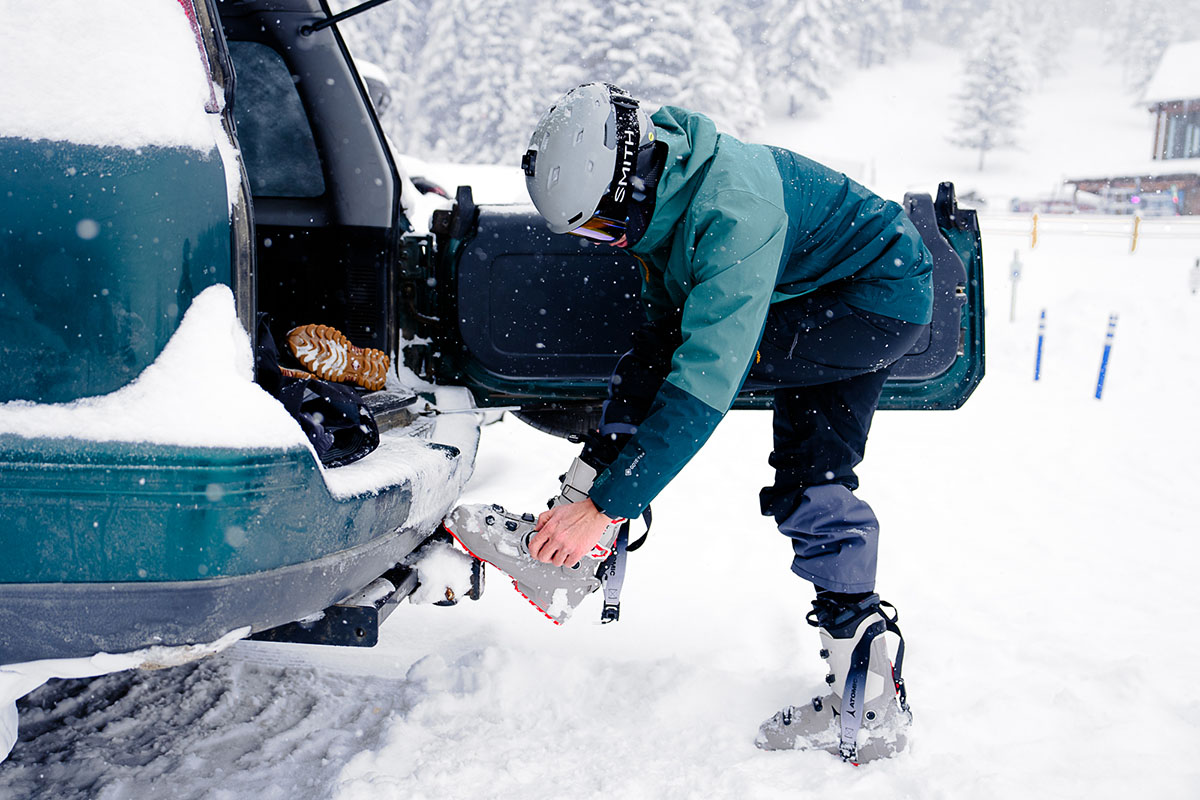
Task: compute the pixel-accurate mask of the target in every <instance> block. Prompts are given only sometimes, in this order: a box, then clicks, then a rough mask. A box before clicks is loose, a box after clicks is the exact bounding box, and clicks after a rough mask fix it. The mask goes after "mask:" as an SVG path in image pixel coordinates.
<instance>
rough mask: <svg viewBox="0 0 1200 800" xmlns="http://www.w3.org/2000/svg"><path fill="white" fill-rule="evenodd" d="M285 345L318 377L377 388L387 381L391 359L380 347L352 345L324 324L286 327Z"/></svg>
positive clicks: (374, 389) (334, 329)
mask: <svg viewBox="0 0 1200 800" xmlns="http://www.w3.org/2000/svg"><path fill="white" fill-rule="evenodd" d="M287 345H288V348H289V349H290V350H291V351H292V355H294V356H295V357H296V360H297V361H299V362H300V363H301V364H303V365H304V368H305V369H307V370H309V371H310V372H312V373H313V374H314V375H316V376H317V377H319V378H322V379H324V380H327V381H337V382H338V383H354V384H357V385H359V386H361V387H363V388H364V389H370V390H372V391H378V390H379V389H382V388H383V387H384V385H385V384H386V383H387V373H388V368H389V367H390V366H391V363H392V360H391V359H390V358H389V357H388V356H387V354H386V353H384V352H383V351H381V350H373V349H371V348H369V347H355V346H354V345H353V344H351V343H350V340H349V339H347V338H346V337H345V336H343V335H342V332H341V331H339V330H337V329H336V328H331V327H329V326H328V325H301V326H299V327H298V328H292V329H291V330H290V331H288V335H287Z"/></svg>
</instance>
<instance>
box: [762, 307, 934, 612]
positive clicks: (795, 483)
mask: <svg viewBox="0 0 1200 800" xmlns="http://www.w3.org/2000/svg"><path fill="white" fill-rule="evenodd" d="M924 330H925V326H923V325H915V324H912V323H907V322H903V321H901V320H897V319H892V318H890V317H884V316H880V315H878V314H873V313H870V312H867V311H862V310H860V309H856V308H853V307H851V306H848V305H846V304H845V303H843V302H842V301H841V300H839V299H838V298H837V296H836V294H834V293H833V292H830V291H818V292H814V293H812V294H810V295H804V296H801V297H798V298H794V299H792V300H788V301H784V302H782V303H777V304H775V305H773V306H772V307H771V312H770V314H769V315H768V317H767V324H766V329H765V331H764V333H763V339H762V342H761V345H760V348H759V354H760V360H759V362H758V363H757V364H756V365H755V367H754V368H753V369H752V370H751V371H750V377H749V380H748V383H751V384H752V385H755V386H759V385H762V384H766V385H771V386H775V387H776V389H775V393H774V420H773V436H774V449H773V451H772V453H771V456H770V464H771V466H773V467H774V468H775V483H774V484H773V485H772V486H768V487H766V488H764V489H763V490H762V492H761V494H760V496H759V500H760V503H761V506H762V513H763V514H764V515H767V516H771V517H774V519H775V522H776V524H777V525H778V526H779V530H780V532H781V533H783V534H784V535H786V536H788V537H789V538H791V540H792V549H793V553H794V558H793V560H792V571H793V572H795V573H796V574H797V575H799V576H800V577H802V578H806V579H808V580H810V581H812V582H813V583H814V584H816V585H817V586H819V587H821V588H822V589H828V590H832V591H835V592H847V593H853V592H871V591H874V588H875V567H876V562H877V556H878V550H879V522H878V520H877V519H876V517H875V513H874V512H873V511H872V510H871V507H870V506H869V505H867V503H866V502H865V501H863V500H861V499H859V498H858V497H857V496H856V495H855V494H854V490H855V489H857V488H858V476H857V475H855V474H854V468H855V467H856V466H857V465H858V464H859V463H860V462H861V461H862V459H863V454H864V452H865V450H866V444H867V434H868V433H869V431H870V429H871V419H872V417H873V415H874V413H875V408H876V407H877V406H878V404H879V397H880V394H881V392H882V389H883V384H884V381H885V380H887V376H888V373H889V372H890V371H891V366H892V364H894V363H895V362H896V360H898V359H899V358H901V357H902V356H903V355H904V354H905V353H907V352H908V351H909V350H910V349H911V348H912V346H913V344H915V343H916V341H917V340H918V338H919V337H920V335H921V334H922V333H923V332H924Z"/></svg>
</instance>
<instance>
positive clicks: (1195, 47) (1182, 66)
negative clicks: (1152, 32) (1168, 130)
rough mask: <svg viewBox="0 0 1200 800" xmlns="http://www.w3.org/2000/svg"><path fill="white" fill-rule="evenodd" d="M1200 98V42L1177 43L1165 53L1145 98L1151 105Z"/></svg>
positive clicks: (1148, 86) (1143, 97) (1147, 88)
mask: <svg viewBox="0 0 1200 800" xmlns="http://www.w3.org/2000/svg"><path fill="white" fill-rule="evenodd" d="M1198 98H1200V39H1198V40H1196V41H1192V42H1177V43H1175V44H1173V45H1170V46H1169V47H1168V48H1167V49H1166V51H1164V52H1163V57H1162V61H1160V62H1159V64H1158V69H1157V70H1155V71H1154V77H1152V78H1151V79H1150V83H1148V84H1147V85H1146V93H1145V94H1144V95H1143V96H1142V99H1143V101H1144V102H1145V103H1146V104H1147V105H1155V104H1156V103H1166V102H1170V101H1171V100H1195V99H1198Z"/></svg>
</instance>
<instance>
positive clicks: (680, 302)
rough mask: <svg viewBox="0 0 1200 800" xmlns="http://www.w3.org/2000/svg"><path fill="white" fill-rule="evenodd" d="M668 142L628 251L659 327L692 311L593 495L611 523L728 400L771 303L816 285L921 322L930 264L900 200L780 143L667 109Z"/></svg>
mask: <svg viewBox="0 0 1200 800" xmlns="http://www.w3.org/2000/svg"><path fill="white" fill-rule="evenodd" d="M652 119H653V121H654V126H655V131H656V135H657V137H658V139H659V141H661V142H665V143H666V145H667V151H668V155H667V162H666V167H665V169H664V171H663V175H662V177H661V179H660V180H659V183H658V188H657V191H656V194H655V207H654V213H653V215H652V217H651V219H650V223H649V226H648V227H647V229H646V232H645V233H644V234H643V235H642V238H641V239H640V240H638V242H637V243H636V244H635V245H634V246H632V247H631V248H630V251H631V252H633V253H634V254H635V255H636V256H638V257H639V259H640V260H641V261H642V263H643V265H644V267H645V272H644V275H643V280H644V282H643V286H642V299H643V301H644V303H645V305H646V310H647V313H648V315H649V316H650V318H651V319H657V318H659V317H661V316H663V315H665V314H669V313H673V312H675V311H676V310H679V309H682V310H683V317H682V326H681V334H682V339H683V342H682V344H681V345H680V346H679V347H678V348H677V349H676V350H675V353H674V356H673V357H672V360H671V371H670V374H669V375H668V376H667V378H666V380H665V381H664V382H663V385H662V388H661V389H660V390H659V392H658V395H657V397H656V398H655V400H654V402H653V404H652V405H651V408H650V412H649V414H648V415H647V417H646V419H645V420H644V421H643V422H642V424H641V425H639V426H638V428H637V432H636V433H634V434H633V436H632V437H631V438H630V440H629V441H628V442H627V443H626V445H625V446H624V447H623V448H622V450H621V452H620V454H619V455H618V456H617V459H616V460H615V461H614V462H613V463H612V464H611V465H610V466H609V467H608V468H607V469H606V470H604V471H603V472H602V473H601V474H600V475H599V476H598V477H597V479H596V482H595V484H594V485H593V487H592V491H591V498H592V500H593V501H594V502H595V503H596V505H597V506H598V507H599V508H601V509H603V510H604V512H605V513H607V514H609V515H610V516H613V517H630V518H632V517H636V516H637V515H639V514H640V513H641V512H642V510H644V509H645V507H646V506H647V505H648V504H649V503H650V501H651V500H652V499H653V498H654V497H655V496H657V495H658V493H659V492H660V491H661V490H662V488H663V487H664V486H666V485H667V483H669V482H670V481H671V479H672V478H674V477H675V475H676V474H678V472H679V470H681V469H682V468H683V466H684V464H686V463H687V462H688V461H689V460H690V459H691V458H692V456H693V455H695V453H696V452H697V451H698V450H699V449H700V447H701V446H702V445H703V444H704V442H705V441H707V440H708V437H709V436H710V435H711V434H712V431H713V429H714V428H716V426H717V423H718V422H720V421H721V418H722V417H724V415H725V413H726V412H727V411H728V410H729V408H730V407H731V406H732V405H733V401H734V399H735V398H736V397H737V393H738V391H739V390H740V389H741V386H742V383H743V382H744V381H745V379H746V375H747V374H748V373H749V371H750V367H751V366H752V365H753V363H754V359H755V354H756V352H757V349H758V343H759V339H760V338H761V337H762V332H763V326H764V325H765V323H766V318H767V312H768V310H769V308H770V305H771V303H773V302H779V301H781V300H787V299H790V298H793V297H798V296H800V295H804V294H807V293H809V292H812V291H814V290H816V289H819V288H821V287H828V290H830V291H836V292H837V294H838V296H839V298H840V299H841V300H842V301H843V302H845V303H846V304H847V305H850V306H853V307H855V308H860V309H863V310H866V311H871V312H874V313H876V314H881V315H884V316H887V317H892V318H895V319H900V320H904V321H907V322H912V323H917V324H924V323H927V322H929V321H930V319H931V317H932V314H933V290H932V281H931V273H932V267H933V259H932V257H931V256H930V254H929V251H928V250H927V249H926V248H925V246H924V244H923V243H922V242H921V236H920V234H919V233H918V232H917V230H916V228H915V227H914V226H913V224H912V222H910V221H909V219H908V216H907V215H906V214H905V213H904V211H903V209H901V208H900V206H899V205H898V204H896V203H894V202H892V201H885V200H883V199H882V198H880V197H878V196H876V195H875V194H873V193H872V192H870V191H868V190H867V189H866V188H864V187H863V186H861V185H859V184H857V183H855V182H854V181H852V180H850V179H849V178H847V177H846V176H845V175H843V174H842V173H840V172H836V171H834V170H832V169H829V168H827V167H824V166H822V165H820V164H818V163H816V162H815V161H811V160H809V159H807V158H804V157H803V156H800V155H797V154H796V153H792V152H790V151H787V150H783V149H781V148H773V147H767V146H764V145H757V144H747V143H745V142H741V141H739V140H738V139H735V138H734V137H732V136H729V135H727V134H720V133H717V130H716V126H715V125H714V124H713V122H712V121H711V120H710V119H709V118H708V117H706V116H704V115H702V114H696V113H694V112H691V111H686V110H684V109H682V108H676V107H673V106H664V107H663V108H661V109H659V110H658V111H657V112H656V113H655V114H654V115H653V117H652Z"/></svg>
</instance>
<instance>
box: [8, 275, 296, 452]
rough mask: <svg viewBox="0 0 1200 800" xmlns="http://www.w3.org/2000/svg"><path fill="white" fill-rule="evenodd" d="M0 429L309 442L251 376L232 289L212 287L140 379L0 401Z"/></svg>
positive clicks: (173, 439) (269, 444)
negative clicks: (95, 393) (42, 400)
mask: <svg viewBox="0 0 1200 800" xmlns="http://www.w3.org/2000/svg"><path fill="white" fill-rule="evenodd" d="M0 433H14V434H18V435H20V436H26V437H30V438H33V437H73V438H77V439H83V440H87V441H94V442H113V441H117V442H150V443H153V444H167V445H182V446H196V447H265V448H287V447H296V446H301V447H308V440H307V439H306V438H305V436H304V433H303V431H302V430H301V429H300V426H299V425H297V424H296V422H295V420H293V419H292V417H291V415H290V414H288V413H287V411H285V410H284V408H283V406H282V405H280V404H279V402H278V401H276V400H275V398H273V397H271V395H269V394H267V392H265V391H263V389H261V388H260V387H259V386H258V384H256V383H254V380H253V358H252V356H251V353H250V339H249V337H248V336H247V335H246V332H245V330H244V329H243V328H242V325H241V323H240V322H239V321H238V318H237V313H236V311H235V309H234V302H233V293H232V292H231V291H230V290H229V287H227V286H224V285H217V286H210V287H209V288H207V289H205V290H204V291H203V292H201V293H200V294H199V295H198V296H197V297H196V298H195V300H193V301H192V305H191V306H190V307H189V308H188V310H187V312H186V313H185V314H184V316H183V320H182V321H181V322H180V324H179V329H178V330H177V331H176V332H175V334H174V335H173V336H172V337H171V339H170V341H168V342H167V346H166V347H165V348H163V351H162V353H160V354H159V356H158V358H157V359H155V361H154V363H153V364H151V365H150V366H148V367H146V369H145V370H144V371H143V372H142V374H141V375H140V376H138V379H137V380H136V381H134V382H133V383H131V384H129V385H128V386H124V387H122V388H120V389H118V390H117V391H115V392H112V393H111V394H107V395H103V396H100V397H88V398H83V399H81V400H75V401H73V402H70V403H59V404H54V405H47V404H39V403H31V402H28V401H24V400H15V401H12V402H9V403H4V404H0Z"/></svg>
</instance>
